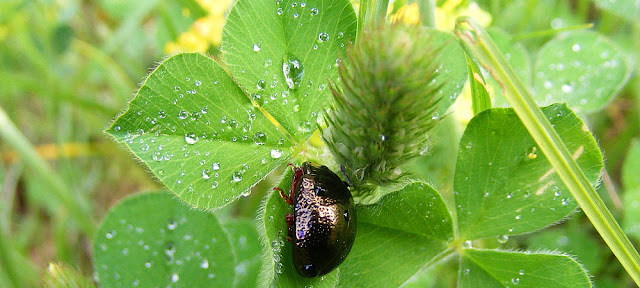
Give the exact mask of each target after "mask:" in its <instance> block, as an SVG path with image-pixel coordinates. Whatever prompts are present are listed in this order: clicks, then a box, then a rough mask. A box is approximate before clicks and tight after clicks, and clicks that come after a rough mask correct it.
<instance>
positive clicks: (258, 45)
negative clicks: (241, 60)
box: [253, 43, 260, 52]
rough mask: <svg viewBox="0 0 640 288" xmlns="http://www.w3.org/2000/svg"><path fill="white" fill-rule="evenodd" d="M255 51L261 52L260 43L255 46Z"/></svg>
mask: <svg viewBox="0 0 640 288" xmlns="http://www.w3.org/2000/svg"><path fill="white" fill-rule="evenodd" d="M253 51H256V52H258V51H260V43H256V44H253Z"/></svg>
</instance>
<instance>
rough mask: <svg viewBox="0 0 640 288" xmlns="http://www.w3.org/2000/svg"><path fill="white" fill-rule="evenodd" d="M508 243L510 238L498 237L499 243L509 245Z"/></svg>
mask: <svg viewBox="0 0 640 288" xmlns="http://www.w3.org/2000/svg"><path fill="white" fill-rule="evenodd" d="M507 241H509V236H507V235H499V236H498V243H500V244H504V243H507Z"/></svg>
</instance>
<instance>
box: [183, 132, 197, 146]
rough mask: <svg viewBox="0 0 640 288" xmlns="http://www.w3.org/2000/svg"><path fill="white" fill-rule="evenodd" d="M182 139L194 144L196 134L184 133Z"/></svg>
mask: <svg viewBox="0 0 640 288" xmlns="http://www.w3.org/2000/svg"><path fill="white" fill-rule="evenodd" d="M184 141H185V142H187V144H189V145H193V144H196V142H198V136H196V134H195V133H187V134H184Z"/></svg>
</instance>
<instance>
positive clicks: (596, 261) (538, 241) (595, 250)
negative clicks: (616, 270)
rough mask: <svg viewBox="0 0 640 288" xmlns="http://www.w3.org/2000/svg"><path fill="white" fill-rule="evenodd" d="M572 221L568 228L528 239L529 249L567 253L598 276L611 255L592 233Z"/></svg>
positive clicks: (548, 231)
mask: <svg viewBox="0 0 640 288" xmlns="http://www.w3.org/2000/svg"><path fill="white" fill-rule="evenodd" d="M572 220H574V219H572ZM572 220H570V221H569V224H570V225H568V226H567V225H562V226H561V227H562V228H560V229H547V230H544V231H542V232H541V233H536V234H535V235H532V236H531V237H529V238H527V243H528V246H527V249H528V250H532V251H540V250H557V251H567V252H568V253H571V254H572V255H574V256H575V257H576V259H577V260H578V261H580V262H581V263H582V264H583V265H584V267H585V268H586V269H587V270H588V271H589V273H591V274H596V273H598V272H599V271H600V269H601V268H602V266H603V264H604V263H605V259H607V258H608V256H609V255H611V254H608V253H607V252H608V251H606V249H600V243H599V242H597V241H596V240H595V239H594V238H593V236H592V234H591V233H592V232H591V231H589V230H588V229H585V227H584V226H583V225H579V223H578V222H577V221H572ZM572 222H573V223H572Z"/></svg>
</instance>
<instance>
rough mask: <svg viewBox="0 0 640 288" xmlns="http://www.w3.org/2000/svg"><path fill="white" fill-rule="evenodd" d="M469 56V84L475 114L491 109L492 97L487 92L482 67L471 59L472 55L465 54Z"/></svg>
mask: <svg viewBox="0 0 640 288" xmlns="http://www.w3.org/2000/svg"><path fill="white" fill-rule="evenodd" d="M465 56H466V58H467V67H468V69H469V86H470V87H471V103H472V107H473V114H474V115H475V114H478V113H480V112H482V111H484V110H487V109H491V97H490V96H489V93H488V92H487V85H486V81H485V80H484V77H483V76H482V73H481V72H480V67H478V65H477V64H476V62H474V61H473V59H471V56H469V55H465Z"/></svg>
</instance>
